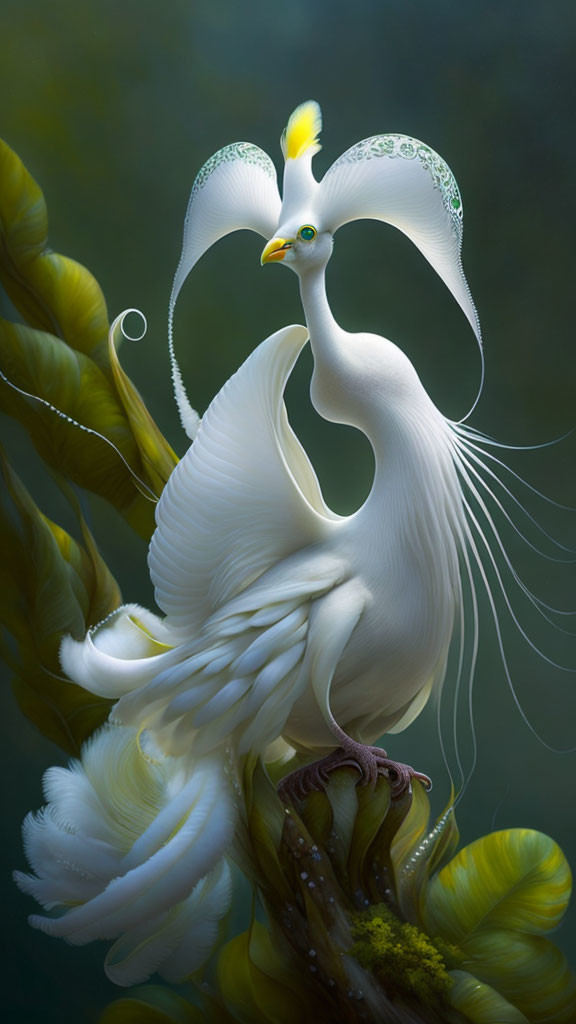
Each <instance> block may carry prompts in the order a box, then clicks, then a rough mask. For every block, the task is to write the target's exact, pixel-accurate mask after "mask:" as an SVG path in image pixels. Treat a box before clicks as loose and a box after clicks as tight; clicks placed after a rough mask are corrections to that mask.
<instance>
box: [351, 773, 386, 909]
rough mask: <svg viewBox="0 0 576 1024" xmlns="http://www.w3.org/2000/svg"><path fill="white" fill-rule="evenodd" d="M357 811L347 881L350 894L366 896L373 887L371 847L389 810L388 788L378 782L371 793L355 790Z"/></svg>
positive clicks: (364, 789)
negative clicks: (348, 880)
mask: <svg viewBox="0 0 576 1024" xmlns="http://www.w3.org/2000/svg"><path fill="white" fill-rule="evenodd" d="M356 792H357V798H358V810H357V813H356V821H355V822H354V831H353V833H352V838H351V841H350V852H349V854H348V877H349V879H350V885H351V887H352V891H353V892H357V891H360V892H362V893H364V894H369V893H370V892H371V890H372V884H373V879H372V875H373V861H372V853H373V844H374V840H375V838H376V836H377V835H378V832H379V830H380V828H381V826H382V822H383V821H384V819H385V818H386V815H387V814H388V809H389V807H390V802H391V797H390V786H389V785H388V783H387V782H386V781H385V780H383V779H380V780H379V781H378V783H377V784H376V786H375V787H374V789H371V788H370V787H368V786H362V787H357V790H356Z"/></svg>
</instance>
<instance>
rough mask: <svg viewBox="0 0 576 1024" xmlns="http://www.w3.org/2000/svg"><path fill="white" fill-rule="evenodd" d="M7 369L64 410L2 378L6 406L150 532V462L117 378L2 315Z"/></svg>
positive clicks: (70, 471)
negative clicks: (146, 483)
mask: <svg viewBox="0 0 576 1024" xmlns="http://www.w3.org/2000/svg"><path fill="white" fill-rule="evenodd" d="M0 370H2V372H3V373H4V375H5V376H6V377H7V378H8V380H9V381H10V382H11V383H12V384H14V385H16V387H18V388H21V389H22V390H23V391H25V392H27V393H28V394H31V395H37V396H39V398H41V399H43V401H44V402H48V403H49V404H50V405H52V406H54V407H55V408H56V409H58V410H60V412H61V413H63V414H64V416H62V415H58V414H57V413H56V412H54V411H53V409H50V408H48V407H47V406H46V405H44V404H43V403H42V402H38V401H34V400H33V399H29V398H26V397H24V396H22V395H21V394H19V393H18V392H16V391H15V390H14V389H13V388H11V387H10V386H9V385H8V384H7V383H6V382H5V381H3V380H0V409H2V411H4V412H6V413H8V414H9V415H11V416H14V417H16V418H17V419H19V420H20V421H21V422H22V423H23V424H24V426H25V427H26V429H27V430H28V433H29V434H30V437H31V439H32V441H33V443H34V445H35V447H36V449H37V451H38V452H39V454H40V455H41V457H42V458H43V459H44V461H45V462H46V463H47V464H48V465H49V466H52V467H53V468H54V469H55V470H56V471H57V472H59V473H61V474H62V475H64V476H66V477H68V478H69V479H70V480H71V481H73V482H74V483H77V484H80V486H82V487H86V488H87V489H88V490H91V491H93V492H95V493H96V494H99V495H100V496H101V497H103V498H105V499H106V500H107V501H109V502H111V503H112V504H113V505H114V506H115V507H116V508H117V509H118V510H119V511H120V512H122V514H123V515H125V517H126V518H127V519H128V521H129V522H130V523H131V524H132V525H134V526H135V528H136V529H139V532H141V533H142V534H143V535H144V536H146V537H147V536H149V535H150V533H151V531H152V529H153V526H154V502H153V500H150V496H148V498H145V497H144V496H143V495H142V494H141V493H140V490H141V489H142V485H141V484H139V483H138V478H140V479H141V478H142V477H143V475H144V470H143V468H142V464H141V461H140V455H139V450H138V446H137V445H136V442H135V440H134V437H133V434H132V430H131V427H130V424H129V422H128V420H127V417H126V414H125V412H124V409H123V406H122V404H121V403H120V401H119V399H118V397H117V395H116V394H115V392H114V389H113V386H112V384H111V383H110V382H109V381H108V380H107V378H106V377H105V375H104V374H103V373H102V371H101V370H100V369H99V368H98V367H97V366H96V364H95V363H93V362H92V360H91V359H89V358H88V356H85V355H83V354H82V353H81V352H76V351H74V350H73V349H71V348H69V347H68V346H67V345H66V344H65V343H64V342H62V341H60V340H59V339H58V338H55V337H52V336H51V335H49V334H43V333H41V332H39V331H36V330H33V329H32V328H30V327H26V326H24V325H22V324H11V323H9V322H8V321H6V320H0ZM66 416H68V417H70V418H71V419H73V420H75V421H76V423H71V422H69V421H68V420H67V419H66ZM77 424H81V425H82V426H83V427H85V428H87V429H84V430H83V429H80V427H79V426H78V425H77ZM89 431H96V432H97V433H98V434H102V435H104V438H107V439H108V441H106V440H104V439H103V438H102V437H97V436H95V434H93V433H90V432H89ZM108 442H109V443H108ZM116 449H117V450H116Z"/></svg>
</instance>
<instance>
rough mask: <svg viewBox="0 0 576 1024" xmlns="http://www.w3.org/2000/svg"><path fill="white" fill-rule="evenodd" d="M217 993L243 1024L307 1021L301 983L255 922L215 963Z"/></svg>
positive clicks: (266, 933)
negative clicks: (216, 963) (218, 992)
mask: <svg viewBox="0 0 576 1024" xmlns="http://www.w3.org/2000/svg"><path fill="white" fill-rule="evenodd" d="M218 983H219V989H220V993H221V995H222V998H223V999H224V1002H225V1003H226V1005H227V1006H228V1008H229V1009H230V1011H231V1012H232V1013H233V1014H234V1015H235V1016H236V1017H237V1018H238V1019H239V1020H241V1021H244V1022H245V1024H294V1021H295V1020H298V1019H300V1020H306V1019H307V1017H306V1013H307V1005H306V997H305V995H303V994H302V979H301V977H300V976H299V975H298V974H297V973H295V972H293V971H292V970H291V969H290V967H289V966H288V965H287V964H286V963H285V962H284V960H283V959H282V957H281V956H280V955H279V953H278V952H277V951H276V950H275V949H274V947H273V945H272V942H271V940H270V936H269V934H268V931H267V929H266V928H265V927H264V925H262V924H260V923H259V922H258V921H254V922H253V923H252V927H251V928H250V929H249V930H248V931H246V932H243V933H242V934H241V935H238V936H237V937H236V938H235V939H232V940H231V942H228V943H227V944H226V945H225V946H224V949H223V950H222V952H221V954H220V958H219V960H218Z"/></svg>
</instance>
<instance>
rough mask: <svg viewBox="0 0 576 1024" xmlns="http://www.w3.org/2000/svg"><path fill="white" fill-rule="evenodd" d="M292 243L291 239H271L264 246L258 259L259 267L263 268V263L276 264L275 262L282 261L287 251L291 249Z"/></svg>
mask: <svg viewBox="0 0 576 1024" xmlns="http://www.w3.org/2000/svg"><path fill="white" fill-rule="evenodd" d="M293 243H294V239H293V238H272V239H271V240H270V241H269V242H268V244H267V245H265V246H264V249H263V251H262V255H261V257H260V263H261V265H262V266H264V264H265V263H276V261H277V260H283V259H284V257H285V255H286V253H287V252H288V249H291V248H292V245H293Z"/></svg>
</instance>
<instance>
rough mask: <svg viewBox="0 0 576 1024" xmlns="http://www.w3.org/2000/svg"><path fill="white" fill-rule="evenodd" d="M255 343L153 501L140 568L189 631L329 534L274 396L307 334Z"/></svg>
mask: <svg viewBox="0 0 576 1024" xmlns="http://www.w3.org/2000/svg"><path fill="white" fill-rule="evenodd" d="M307 337H308V335H307V331H306V329H305V328H304V327H297V326H295V327H286V328H284V329H283V330H281V331H278V332H277V333H276V334H274V335H272V336H271V337H270V338H268V339H267V340H266V341H265V342H263V343H262V344H261V345H260V346H259V347H258V348H257V349H256V350H255V351H254V352H253V353H252V355H251V356H249V358H248V359H247V360H246V362H245V363H244V364H243V365H242V367H241V368H240V369H239V370H238V372H237V373H236V374H235V375H234V376H233V377H231V378H230V380H229V381H228V382H227V384H225V386H224V387H223V388H222V390H221V391H220V392H219V394H218V395H217V396H216V398H215V399H214V401H213V402H212V403H211V405H210V407H209V409H208V411H207V413H206V415H205V417H204V419H203V421H202V424H201V426H200V430H199V432H198V436H197V438H196V441H195V442H194V444H193V446H192V447H191V448H190V449H189V451H188V452H187V454H186V455H185V456H184V458H183V459H182V461H181V462H180V463H179V465H178V466H177V468H176V469H175V470H174V472H173V474H172V476H171V477H170V479H169V481H168V484H167V486H166V488H165V489H164V493H163V495H162V498H161V499H160V502H159V504H158V506H157V523H158V527H157V529H156V532H155V533H154V536H153V538H152V543H151V545H150V555H149V566H150V574H151V577H152V581H153V583H154V586H155V591H156V601H157V603H158V605H159V606H160V608H161V609H162V610H163V611H164V612H165V613H166V615H167V620H166V625H167V626H168V627H169V628H170V629H176V630H177V631H183V632H184V633H185V635H187V636H193V635H194V634H195V633H196V632H197V631H198V630H199V629H200V628H201V626H202V625H203V624H204V622H205V621H206V619H208V618H209V616H210V615H211V614H212V613H213V612H214V611H215V610H216V609H217V608H218V607H220V606H221V605H222V604H224V603H225V602H227V601H228V600H230V599H231V598H232V597H234V596H235V595H236V594H238V593H239V592H240V591H241V590H243V589H245V588H246V587H247V586H249V584H250V583H252V582H253V581H254V580H256V579H257V578H258V577H259V576H261V575H262V573H264V572H265V571H266V570H268V569H269V568H270V567H271V566H273V565H275V564H276V563H277V562H279V561H280V560H281V559H283V558H286V557H287V556H288V555H291V554H293V553H294V552H297V551H300V550H301V549H303V548H306V547H309V546H311V545H314V544H318V543H320V542H322V541H323V540H325V539H326V538H327V536H328V535H331V533H332V532H333V530H334V528H335V526H336V524H337V522H338V520H339V518H340V517H338V516H335V515H333V514H332V513H331V512H330V510H329V509H328V508H327V507H326V505H325V504H324V501H323V499H322V495H321V492H320V487H319V484H318V481H317V478H316V475H315V473H314V470H313V468H312V466H311V464H310V462H309V460H308V458H307V456H306V453H305V452H304V449H303V448H302V446H301V445H300V443H299V441H298V439H297V438H296V436H295V435H294V434H293V432H292V430H291V428H290V425H289V423H288V419H287V416H286V409H285V406H284V403H283V401H282V395H283V392H284V388H285V385H286V381H287V379H288V377H289V375H290V372H291V370H292V367H293V365H294V363H295V361H296V359H297V357H298V355H299V353H300V351H301V349H302V347H303V346H304V344H305V343H306V340H307Z"/></svg>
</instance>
